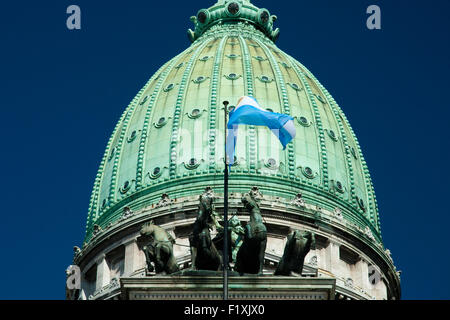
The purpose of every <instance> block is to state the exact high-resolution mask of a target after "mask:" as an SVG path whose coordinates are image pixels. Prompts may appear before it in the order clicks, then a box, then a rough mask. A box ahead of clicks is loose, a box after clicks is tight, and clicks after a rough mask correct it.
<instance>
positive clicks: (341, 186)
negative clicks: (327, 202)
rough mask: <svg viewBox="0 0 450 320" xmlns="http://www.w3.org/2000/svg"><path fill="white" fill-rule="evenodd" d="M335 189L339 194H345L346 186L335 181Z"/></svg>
mask: <svg viewBox="0 0 450 320" xmlns="http://www.w3.org/2000/svg"><path fill="white" fill-rule="evenodd" d="M334 187H335V190H337V191H338V192H339V193H344V191H345V190H344V186H343V185H342V183H341V182H340V181H335V182H334Z"/></svg>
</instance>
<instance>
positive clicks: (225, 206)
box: [223, 101, 229, 300]
mask: <svg viewBox="0 0 450 320" xmlns="http://www.w3.org/2000/svg"><path fill="white" fill-rule="evenodd" d="M228 103H229V102H228V101H224V102H223V105H224V115H225V117H224V119H225V122H224V124H225V138H224V142H225V143H224V162H225V169H224V176H223V188H224V191H223V196H224V197H223V300H228V245H229V244H228V161H227V107H228Z"/></svg>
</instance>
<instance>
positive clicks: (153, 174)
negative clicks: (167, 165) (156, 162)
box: [148, 167, 162, 179]
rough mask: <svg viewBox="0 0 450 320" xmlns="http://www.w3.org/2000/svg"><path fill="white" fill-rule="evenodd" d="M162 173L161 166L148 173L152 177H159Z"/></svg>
mask: <svg viewBox="0 0 450 320" xmlns="http://www.w3.org/2000/svg"><path fill="white" fill-rule="evenodd" d="M161 174H162V170H161V168H160V167H155V168H153V170H152V171H151V172H149V173H148V175H149V176H150V179H158V178H159V177H160V176H161Z"/></svg>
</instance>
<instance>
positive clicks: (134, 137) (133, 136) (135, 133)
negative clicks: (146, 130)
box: [127, 130, 137, 143]
mask: <svg viewBox="0 0 450 320" xmlns="http://www.w3.org/2000/svg"><path fill="white" fill-rule="evenodd" d="M136 137H137V131H136V130H133V132H132V133H131V135H130V136H129V137H128V139H127V142H128V143H131V142H133V141H134V140H135V139H136Z"/></svg>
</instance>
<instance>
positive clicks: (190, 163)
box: [184, 158, 200, 170]
mask: <svg viewBox="0 0 450 320" xmlns="http://www.w3.org/2000/svg"><path fill="white" fill-rule="evenodd" d="M199 165H200V162H199V161H198V160H197V159H195V158H191V159H190V160H189V161H188V162H187V163H186V162H185V163H184V167H185V168H186V169H188V170H194V169H197V168H198V166H199Z"/></svg>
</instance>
